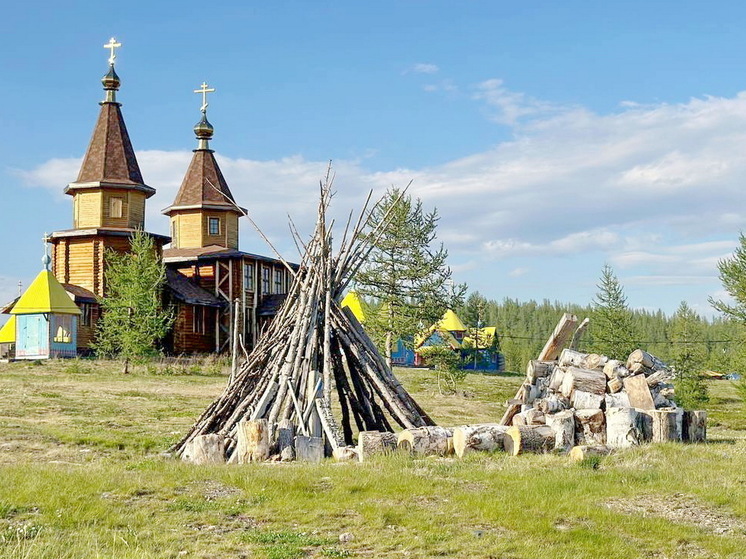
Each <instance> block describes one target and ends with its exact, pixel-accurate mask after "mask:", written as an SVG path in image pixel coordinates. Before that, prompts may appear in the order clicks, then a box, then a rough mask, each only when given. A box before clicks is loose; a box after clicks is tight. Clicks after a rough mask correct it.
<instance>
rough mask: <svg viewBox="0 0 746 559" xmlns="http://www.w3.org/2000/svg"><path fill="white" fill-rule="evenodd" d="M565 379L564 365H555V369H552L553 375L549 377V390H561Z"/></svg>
mask: <svg viewBox="0 0 746 559" xmlns="http://www.w3.org/2000/svg"><path fill="white" fill-rule="evenodd" d="M564 380H565V369H563V368H562V367H555V368H554V371H552V376H551V377H549V390H550V391H552V392H559V390H560V388H561V387H562V382H563V381H564Z"/></svg>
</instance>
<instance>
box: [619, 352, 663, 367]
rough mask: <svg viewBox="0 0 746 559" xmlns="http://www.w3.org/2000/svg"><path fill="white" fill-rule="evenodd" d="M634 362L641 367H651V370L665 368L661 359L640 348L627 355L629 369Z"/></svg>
mask: <svg viewBox="0 0 746 559" xmlns="http://www.w3.org/2000/svg"><path fill="white" fill-rule="evenodd" d="M635 363H639V364H641V365H642V366H643V367H646V368H648V369H652V370H653V371H659V370H660V369H665V368H666V364H665V363H664V362H663V361H661V360H660V359H658V358H657V357H655V356H654V355H651V354H649V353H648V352H647V351H643V350H641V349H636V350H635V351H633V352H632V353H630V354H629V357H628V358H627V368H628V369H631V368H632V365H634V364H635Z"/></svg>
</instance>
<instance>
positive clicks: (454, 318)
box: [437, 309, 466, 332]
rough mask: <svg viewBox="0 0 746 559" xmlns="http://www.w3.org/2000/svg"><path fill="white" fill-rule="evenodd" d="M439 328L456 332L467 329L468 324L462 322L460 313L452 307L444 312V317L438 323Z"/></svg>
mask: <svg viewBox="0 0 746 559" xmlns="http://www.w3.org/2000/svg"><path fill="white" fill-rule="evenodd" d="M437 327H438V329H439V330H448V331H449V332H455V331H458V330H462V331H463V330H466V326H464V323H463V322H461V319H460V318H459V317H458V315H457V314H456V313H455V312H453V311H452V310H451V309H448V310H447V311H446V312H445V313H443V318H441V319H440V322H438V325H437Z"/></svg>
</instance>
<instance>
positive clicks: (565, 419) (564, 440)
mask: <svg viewBox="0 0 746 559" xmlns="http://www.w3.org/2000/svg"><path fill="white" fill-rule="evenodd" d="M545 418H546V422H547V425H548V426H549V427H551V428H552V429H553V430H554V435H555V437H554V448H555V449H557V450H563V451H568V450H570V449H571V448H572V447H573V446H575V414H574V413H573V411H572V410H564V411H561V412H558V413H553V414H548V415H546V416H545Z"/></svg>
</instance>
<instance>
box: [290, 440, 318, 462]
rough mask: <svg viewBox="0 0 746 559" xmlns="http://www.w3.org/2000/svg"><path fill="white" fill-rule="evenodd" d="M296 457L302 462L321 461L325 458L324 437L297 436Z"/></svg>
mask: <svg viewBox="0 0 746 559" xmlns="http://www.w3.org/2000/svg"><path fill="white" fill-rule="evenodd" d="M295 458H296V460H299V461H300V462H321V461H322V460H323V459H324V439H323V438H322V437H306V436H304V435H298V436H296V437H295Z"/></svg>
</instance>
